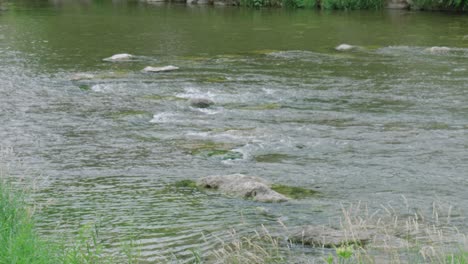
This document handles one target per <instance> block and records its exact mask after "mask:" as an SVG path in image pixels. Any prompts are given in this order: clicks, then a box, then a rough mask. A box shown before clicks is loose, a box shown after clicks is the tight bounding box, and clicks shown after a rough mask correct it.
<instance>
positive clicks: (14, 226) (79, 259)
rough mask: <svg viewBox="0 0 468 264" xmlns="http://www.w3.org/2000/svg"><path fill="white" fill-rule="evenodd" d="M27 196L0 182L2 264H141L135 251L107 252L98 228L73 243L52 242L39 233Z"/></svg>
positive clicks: (86, 231)
mask: <svg viewBox="0 0 468 264" xmlns="http://www.w3.org/2000/svg"><path fill="white" fill-rule="evenodd" d="M26 204H27V203H26V201H25V195H24V194H22V193H19V192H18V190H17V189H14V188H12V186H11V185H10V184H8V183H7V182H5V181H1V180H0V264H59V263H63V264H91V263H95V264H102V263H109V264H111V263H129V264H131V263H137V262H138V260H137V254H133V253H134V252H133V250H134V248H133V247H132V246H128V247H126V248H123V250H122V254H120V255H121V256H120V257H114V256H110V255H108V254H105V253H104V252H103V245H101V244H100V243H99V242H98V241H99V238H98V232H97V231H96V229H94V228H92V227H89V226H85V227H82V228H81V229H80V230H79V234H78V235H77V236H76V237H75V238H74V240H73V241H65V240H64V241H60V243H59V242H57V241H49V240H46V239H44V238H42V237H40V236H39V235H38V233H37V231H36V230H35V226H34V219H33V215H32V211H33V210H32V209H31V207H29V206H27V205H26Z"/></svg>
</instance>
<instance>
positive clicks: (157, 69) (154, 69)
mask: <svg viewBox="0 0 468 264" xmlns="http://www.w3.org/2000/svg"><path fill="white" fill-rule="evenodd" d="M178 69H179V67H176V66H172V65H168V66H163V67H152V66H148V67H146V68H144V69H143V71H144V72H167V71H175V70H178Z"/></svg>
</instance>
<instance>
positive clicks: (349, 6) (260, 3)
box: [144, 0, 468, 12]
mask: <svg viewBox="0 0 468 264" xmlns="http://www.w3.org/2000/svg"><path fill="white" fill-rule="evenodd" d="M144 1H146V2H149V3H162V2H175V3H187V4H190V5H194V4H195V5H196V4H201V5H227V6H245V7H254V8H260V7H286V8H308V9H322V10H366V9H371V10H379V9H385V8H386V9H401V10H428V11H453V12H461V11H467V10H468V1H466V0H458V1H450V0H442V1H437V0H144Z"/></svg>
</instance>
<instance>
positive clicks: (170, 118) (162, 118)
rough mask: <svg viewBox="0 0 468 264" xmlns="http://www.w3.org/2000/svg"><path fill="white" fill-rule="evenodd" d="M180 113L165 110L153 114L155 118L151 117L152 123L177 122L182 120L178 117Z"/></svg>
mask: <svg viewBox="0 0 468 264" xmlns="http://www.w3.org/2000/svg"><path fill="white" fill-rule="evenodd" d="M177 116H178V114H175V113H171V112H163V113H159V114H155V115H153V119H151V120H150V121H149V122H150V123H175V122H180V120H178V119H177V118H176V117H177Z"/></svg>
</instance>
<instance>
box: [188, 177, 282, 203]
mask: <svg viewBox="0 0 468 264" xmlns="http://www.w3.org/2000/svg"><path fill="white" fill-rule="evenodd" d="M197 185H198V186H200V187H203V188H212V189H217V190H219V191H221V192H222V193H225V194H228V195H234V196H239V197H242V198H250V199H252V200H254V201H258V202H285V201H288V200H289V199H288V198H287V197H286V196H284V195H282V194H279V193H277V192H275V191H273V190H272V189H271V188H270V186H269V184H268V183H267V182H266V181H265V180H263V179H262V178H259V177H255V176H247V175H243V174H231V175H222V176H208V177H204V178H201V179H199V180H198V182H197Z"/></svg>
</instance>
